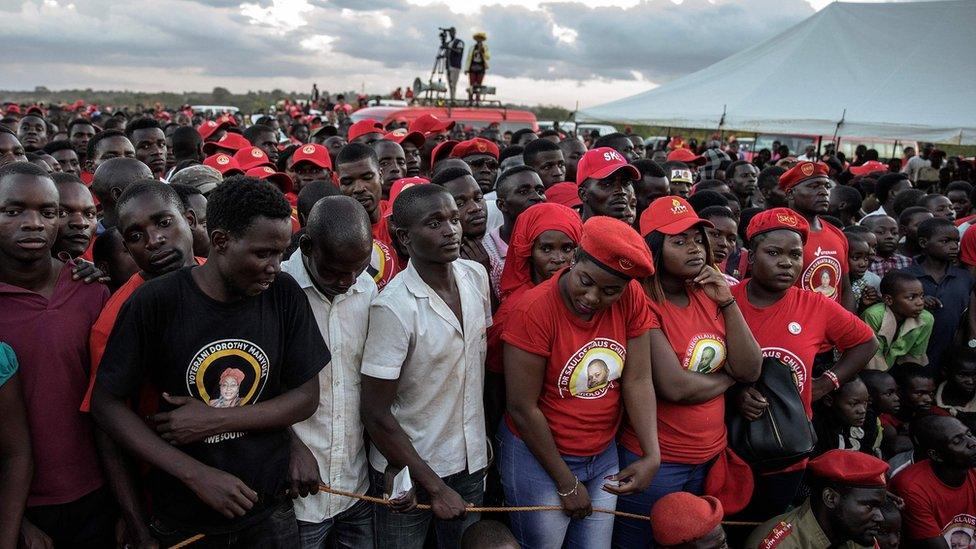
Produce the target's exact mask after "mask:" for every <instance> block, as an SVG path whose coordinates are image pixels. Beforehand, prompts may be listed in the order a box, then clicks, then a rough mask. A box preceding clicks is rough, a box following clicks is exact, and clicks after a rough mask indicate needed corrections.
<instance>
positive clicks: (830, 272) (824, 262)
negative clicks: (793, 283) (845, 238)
mask: <svg viewBox="0 0 976 549" xmlns="http://www.w3.org/2000/svg"><path fill="white" fill-rule="evenodd" d="M814 257H815V259H814V260H813V261H812V262H811V263H810V265H808V266H807V268H806V269H805V270H804V271H803V276H802V277H801V281H802V285H801V287H802V288H803V289H804V290H811V291H814V292H817V293H819V294H822V295H823V296H824V297H829V298H831V299H836V297H835V296H837V295H838V292H839V291H840V278H841V266H840V262H839V261H838V260H837V257H836V252H833V251H830V250H823V249H821V248H817V251H816V252H815V253H814Z"/></svg>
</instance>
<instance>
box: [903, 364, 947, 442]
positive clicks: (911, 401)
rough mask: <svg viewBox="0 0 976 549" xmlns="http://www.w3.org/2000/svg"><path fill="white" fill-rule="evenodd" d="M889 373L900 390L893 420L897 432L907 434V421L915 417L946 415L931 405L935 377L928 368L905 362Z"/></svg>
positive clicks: (933, 396) (933, 399)
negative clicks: (898, 402) (899, 405)
mask: <svg viewBox="0 0 976 549" xmlns="http://www.w3.org/2000/svg"><path fill="white" fill-rule="evenodd" d="M891 375H892V376H893V377H894V378H895V381H896V382H897V383H898V390H899V392H900V394H899V397H900V400H901V407H900V408H899V409H898V413H897V414H895V422H894V426H895V428H896V429H898V433H899V434H904V435H907V434H908V431H907V429H908V423H909V422H910V421H912V420H913V419H915V418H917V417H922V416H927V415H932V414H938V415H947V414H946V412H941V411H937V410H936V409H935V408H933V406H932V404H933V403H934V402H935V379H933V377H932V374H931V373H930V372H929V369H928V368H925V367H923V366H921V365H918V364H911V363H908V362H905V363H902V364H899V365H898V366H896V367H895V368H893V369H892V372H891Z"/></svg>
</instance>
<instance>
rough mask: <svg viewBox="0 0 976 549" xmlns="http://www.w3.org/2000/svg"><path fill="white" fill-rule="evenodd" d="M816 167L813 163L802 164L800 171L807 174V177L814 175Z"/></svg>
mask: <svg viewBox="0 0 976 549" xmlns="http://www.w3.org/2000/svg"><path fill="white" fill-rule="evenodd" d="M815 169H816V168H814V167H813V164H804V165H802V166H800V171H801V172H803V175H805V176H807V177H809V176H811V175H813V171H814V170H815Z"/></svg>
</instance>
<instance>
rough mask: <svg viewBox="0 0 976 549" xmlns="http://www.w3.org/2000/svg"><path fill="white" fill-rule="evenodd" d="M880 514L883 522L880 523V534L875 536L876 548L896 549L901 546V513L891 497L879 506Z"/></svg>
mask: <svg viewBox="0 0 976 549" xmlns="http://www.w3.org/2000/svg"><path fill="white" fill-rule="evenodd" d="M881 514H882V515H883V516H884V521H883V522H882V523H881V532H880V533H879V534H878V535H877V536H875V540H877V542H878V547H879V548H880V549H898V548H899V547H900V546H901V511H899V510H898V506H897V505H896V504H895V502H894V500H893V499H892V498H891V497H889V498H888V501H886V502H885V504H884V505H882V506H881Z"/></svg>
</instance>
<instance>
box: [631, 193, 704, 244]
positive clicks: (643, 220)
mask: <svg viewBox="0 0 976 549" xmlns="http://www.w3.org/2000/svg"><path fill="white" fill-rule="evenodd" d="M695 225H704V226H706V227H713V226H714V225H712V222H711V221H708V220H707V219H702V218H700V217H698V214H696V213H695V210H694V209H692V207H691V204H689V203H688V201H687V200H685V199H684V198H681V197H680V196H662V197H661V198H658V199H657V200H655V201H654V202H651V205H650V206H648V207H647V209H646V210H644V213H642V214H641V216H640V233H641V236H647V235H649V234H651V233H653V232H654V231H657V232H659V233H664V234H681V233H683V232H685V231H687V230H688V229H690V228H691V227H694V226H695Z"/></svg>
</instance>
